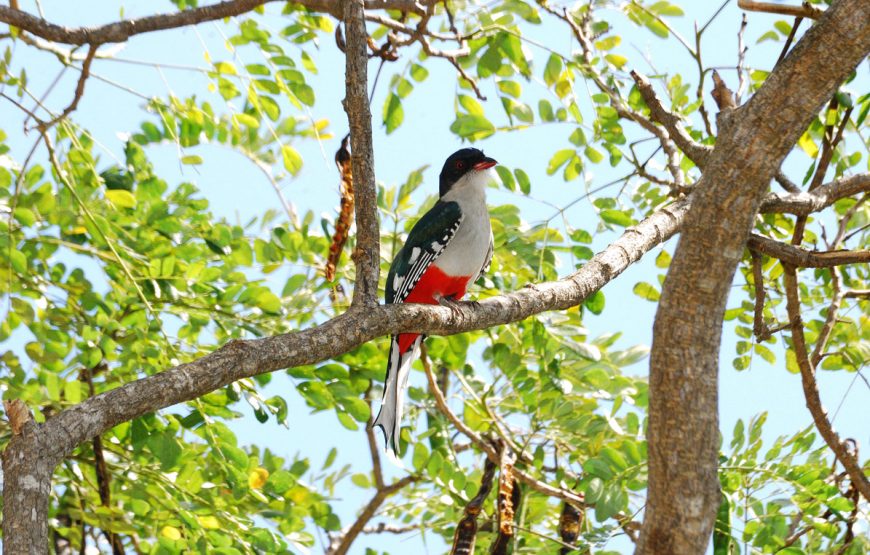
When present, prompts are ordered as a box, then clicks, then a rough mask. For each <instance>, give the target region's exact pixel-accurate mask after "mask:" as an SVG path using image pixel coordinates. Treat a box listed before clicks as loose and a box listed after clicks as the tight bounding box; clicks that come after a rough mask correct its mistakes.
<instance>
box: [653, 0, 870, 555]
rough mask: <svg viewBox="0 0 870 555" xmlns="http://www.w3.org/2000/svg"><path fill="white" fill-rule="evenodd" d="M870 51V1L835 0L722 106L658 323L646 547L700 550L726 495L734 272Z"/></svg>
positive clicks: (657, 550)
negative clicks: (805, 136)
mask: <svg viewBox="0 0 870 555" xmlns="http://www.w3.org/2000/svg"><path fill="white" fill-rule="evenodd" d="M868 51H870V3H867V2H866V1H865V0H839V1H837V2H835V3H834V4H833V6H831V8H829V9H828V10H827V11H826V12H825V14H824V15H823V16H822V17H821V18H820V19H819V21H818V23H817V24H816V25H815V26H813V27H812V28H811V29H809V30H808V31H807V32H806V33H805V34H804V36H803V37H802V38H801V40H800V41H799V42H798V44H797V45H796V46H795V47H794V48H793V49H792V51H791V52H790V53H789V54H788V56H786V58H785V59H784V60H783V61H782V63H781V64H780V65H779V67H777V68H776V70H775V71H774V72H772V73H771V74H770V76H769V77H768V79H767V80H766V81H765V83H764V84H763V85H762V86H761V88H760V89H759V90H758V91H757V92H756V93H755V94H754V95H753V96H752V97H751V98H750V99H749V101H748V102H747V103H746V104H744V105H742V106H740V107H738V108H734V109H731V110H728V111H726V112H723V113H720V115H719V118H718V123H719V135H718V137H717V139H716V146H715V148H714V150H713V152H712V153H711V154H710V155H709V157H708V159H707V160H706V164H705V166H704V174H703V177H702V178H701V180H700V181H699V182H698V183H697V184H696V185H695V187H694V189H696V190H697V193H696V198H695V200H694V201H693V203H692V204H693V206H692V210H691V212H690V213H689V215H688V217H687V219H686V223H685V225H684V228H683V232H682V235H681V237H680V242H679V244H678V246H677V249H676V252H675V255H674V258H673V260H672V262H671V266H670V269H669V272H668V276H667V278H666V279H665V283H664V286H663V290H662V295H661V300H660V301H659V307H658V312H657V314H656V320H655V324H654V327H653V345H652V351H651V355H650V404H649V425H648V431H647V439H648V442H649V489H648V497H647V505H646V508H645V512H644V522H643V529H642V533H641V537H640V540H639V542H638V545H637V551H636V553H638V554H641V555H646V554H653V553H702V552H704V551H705V549H706V547H707V545H708V543H709V539H710V536H711V532H712V529H713V524H714V522H715V519H716V510H717V507H718V506H719V500H720V493H719V480H718V477H717V466H718V438H719V425H718V419H717V405H718V391H717V380H718V370H719V367H718V363H719V355H720V353H719V350H720V342H721V335H722V322H723V316H724V312H725V303H726V300H727V298H728V294H729V292H730V291H731V282H732V279H733V276H734V272H735V271H736V268H737V264H738V263H739V261H740V259H741V258H742V253H743V249H744V245H745V243H746V240H747V239H748V237H749V233H750V230H751V229H752V224H753V222H754V219H755V217H756V214H757V212H758V210H759V208H760V207H761V204H762V201H763V199H764V195H765V193H766V191H767V190H768V187H769V185H770V181H771V179H772V178H773V177H774V175H775V174H776V172H777V171H778V169H779V168H780V166H781V164H782V161H783V159H784V158H785V156H786V155H787V154H788V152H790V151H791V149H792V148H793V147H794V144H795V143H796V142H797V139H798V138H799V137H800V135H801V133H803V131H804V130H805V129H806V127H807V125H808V124H809V122H810V121H811V120H812V118H813V117H815V116H816V115H817V114H818V113H819V110H820V109H821V108H822V106H823V105H824V103H825V102H826V101H827V100H828V99H829V98H830V97H831V96H832V95H833V93H834V91H835V90H836V88H837V86H838V85H839V84H840V83H842V82H843V80H844V79H845V78H846V77H847V76H848V75H849V74H850V73H851V72H852V71H853V69H854V68H855V67H856V66H857V64H859V63H860V62H861V61H862V60H863V59H864V58H865V57H866V55H867V53H868ZM675 498H679V499H680V501H681V502H680V503H674V502H673V500H674V499H675Z"/></svg>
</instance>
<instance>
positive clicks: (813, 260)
mask: <svg viewBox="0 0 870 555" xmlns="http://www.w3.org/2000/svg"><path fill="white" fill-rule="evenodd" d="M748 245H749V248H750V249H752V250H754V251H757V252H760V253H762V254H766V255H767V256H770V257H773V258H778V259H779V260H781V261H783V262H785V263H786V264H789V265H791V266H794V267H796V268H830V267H832V266H842V265H844V264H860V263H862V262H870V251H865V250H861V251H850V250H836V251H808V250H805V249H802V248H800V247H795V246H794V245H789V244H787V243H781V242H779V241H774V240H773V239H769V238H767V237H762V236H761V235H756V234H754V233H753V234H752V235H751V236H750V237H749V241H748Z"/></svg>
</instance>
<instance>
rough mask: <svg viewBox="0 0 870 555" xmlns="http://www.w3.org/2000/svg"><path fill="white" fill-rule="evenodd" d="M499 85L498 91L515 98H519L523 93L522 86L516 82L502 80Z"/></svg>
mask: <svg viewBox="0 0 870 555" xmlns="http://www.w3.org/2000/svg"><path fill="white" fill-rule="evenodd" d="M497 85H498V90H500V91H501V92H503V93H504V94H506V95H508V96H512V97H514V98H519V96H520V94H522V92H523V88H522V86H521V85H520V84H519V83H517V82H516V81H507V80H501V81H498V83H497Z"/></svg>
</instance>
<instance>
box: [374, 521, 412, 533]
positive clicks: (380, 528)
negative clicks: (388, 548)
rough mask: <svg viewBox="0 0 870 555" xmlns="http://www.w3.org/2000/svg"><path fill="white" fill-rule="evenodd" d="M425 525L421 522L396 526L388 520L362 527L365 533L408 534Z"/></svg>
mask: <svg viewBox="0 0 870 555" xmlns="http://www.w3.org/2000/svg"><path fill="white" fill-rule="evenodd" d="M422 527H423V525H421V524H409V525H408V526H395V525H393V524H387V523H386V522H379V523H378V524H376V525H374V526H366V527H365V528H363V529H362V533H363V534H382V533H384V532H386V533H389V534H407V533H408V532H416V531H417V530H420V529H421V528H422Z"/></svg>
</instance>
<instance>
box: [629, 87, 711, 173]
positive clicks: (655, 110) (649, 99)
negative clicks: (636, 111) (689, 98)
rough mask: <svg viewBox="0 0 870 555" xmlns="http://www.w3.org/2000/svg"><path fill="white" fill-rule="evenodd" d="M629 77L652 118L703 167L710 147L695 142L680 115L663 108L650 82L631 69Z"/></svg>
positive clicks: (697, 164) (687, 154)
mask: <svg viewBox="0 0 870 555" xmlns="http://www.w3.org/2000/svg"><path fill="white" fill-rule="evenodd" d="M714 75H715V74H714ZM631 77H632V78H633V79H634V82H635V84H636V85H637V89H638V91H639V92H640V95H641V96H642V97H643V99H644V102H646V105H647V106H648V107H649V110H650V116H652V119H653V120H654V121H656V122H658V123H660V124H661V125H663V126H664V127H665V129H667V131H668V134H669V136H670V138H671V140H673V141H674V143H676V145H677V146H678V147H679V148H680V150H682V151H683V152H684V153H685V154H686V156H688V157H689V158H690V159H691V160H692V161H693V162H694V163H695V165H696V166H698V167H699V168H703V167H704V164H705V163H706V161H707V157H708V156H709V154H710V152H711V151H712V149H711V148H710V147H708V146H705V145H702V144H700V143H697V142H695V140H694V139H692V137H691V136H689V134H688V132H687V131H686V130H685V129H684V128H683V122H682V120H681V119H680V117H679V116H678V115H676V114H674V113H671V112H670V111H668V110H667V109H665V107H664V106H663V105H662V102H661V100H659V98H658V96H657V95H656V93H655V91H654V90H653V88H652V84H650V82H649V80H648V79H647V78H646V77H645V76H643V75H641V74H640V73H638V72H637V71H634V70H632V72H631Z"/></svg>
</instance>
